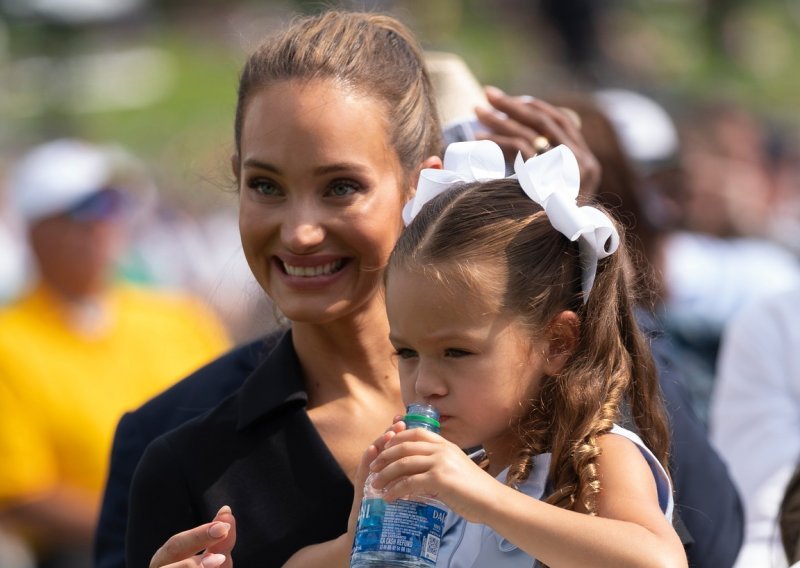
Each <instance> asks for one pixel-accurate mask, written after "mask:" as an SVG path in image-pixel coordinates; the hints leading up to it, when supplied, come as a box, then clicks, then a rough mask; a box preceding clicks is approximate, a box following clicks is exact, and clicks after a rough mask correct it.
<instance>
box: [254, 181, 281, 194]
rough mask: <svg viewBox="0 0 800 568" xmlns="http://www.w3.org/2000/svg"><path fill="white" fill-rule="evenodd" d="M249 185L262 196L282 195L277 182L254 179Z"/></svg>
mask: <svg viewBox="0 0 800 568" xmlns="http://www.w3.org/2000/svg"><path fill="white" fill-rule="evenodd" d="M247 185H248V186H250V187H251V188H252V189H253V190H255V191H256V193H258V194H260V195H267V196H273V195H280V193H281V188H280V186H279V185H278V184H276V183H275V182H273V181H272V180H268V179H263V178H258V179H254V180H251V181H249V182H248V183H247Z"/></svg>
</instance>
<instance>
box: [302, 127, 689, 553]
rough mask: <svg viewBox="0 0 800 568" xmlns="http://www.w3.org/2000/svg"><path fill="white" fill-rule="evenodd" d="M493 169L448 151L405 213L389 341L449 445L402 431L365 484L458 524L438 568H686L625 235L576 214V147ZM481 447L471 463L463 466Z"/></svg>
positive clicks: (368, 464) (587, 210)
mask: <svg viewBox="0 0 800 568" xmlns="http://www.w3.org/2000/svg"><path fill="white" fill-rule="evenodd" d="M499 152H500V150H499V148H497V147H496V146H494V144H493V143H492V142H477V143H476V142H468V143H462V144H458V145H454V146H451V147H450V148H449V149H448V153H447V155H446V157H445V170H444V171H442V170H439V171H438V172H432V171H430V170H427V171H423V173H422V174H421V178H420V182H419V187H418V191H417V194H416V197H415V199H414V200H413V201H412V202H411V203H409V204H408V206H407V207H406V209H405V213H406V219H407V220H410V219H411V217H412V216H414V214H416V217H414V218H413V221H412V222H411V223H410V225H409V226H408V228H407V229H406V231H405V232H404V233H403V234H402V236H401V237H400V240H399V242H398V244H397V245H396V247H395V249H394V251H393V253H392V256H391V258H390V262H389V266H388V269H387V275H386V305H387V313H388V316H389V323H390V330H391V331H390V339H391V342H392V344H393V345H394V347H395V349H396V352H397V361H398V368H399V374H400V381H401V390H402V395H403V399H404V400H405V402H407V403H411V402H424V403H429V404H432V405H433V406H435V407H436V408H437V409H438V410H439V412H440V414H441V425H442V426H441V436H440V435H437V434H434V433H431V432H427V431H425V430H422V429H413V430H405V428H404V426H403V424H402V422H399V423H397V424H395V425H394V426H393V427H392V428H390V430H389V431H388V432H387V433H386V434H385V435H384V436H382V437H381V438H380V439H379V440H377V441H376V442H375V444H374V445H373V446H371V447H370V449H369V450H368V451H367V452H366V454H365V460H364V462H363V464H362V470H363V471H362V478H363V476H364V475H365V474H366V470H367V469H369V470H371V471H372V472H376V473H377V476H376V478H375V480H374V482H373V486H374V487H375V488H376V489H379V490H380V489H383V490H385V492H386V493H385V497H384V498H385V499H386V500H387V501H391V500H394V499H398V498H411V499H413V498H414V497H415V496H421V495H428V496H433V497H435V498H436V499H438V500H440V501H442V502H444V503H445V504H446V505H447V506H448V507H449V508H450V509H451V511H452V514H449V515H448V521H447V523H446V524H445V534H444V537H443V540H442V545H441V549H440V551H439V559H438V563H437V566H440V567H452V568H456V567H476V568H480V567H492V568H499V567H507V566H514V567H516V566H532V565H533V564H534V559H536V560H538V561H539V562H541V563H543V564H546V565H548V566H551V567H557V566H613V567H619V566H686V558H685V555H684V551H683V548H682V546H681V543H680V540H679V539H678V537H677V534H676V533H675V531H674V530H673V528H672V526H671V522H670V521H671V514H672V496H671V486H670V481H669V477H668V475H667V473H666V471H665V468H664V466H665V465H666V457H667V456H666V454H667V446H668V434H667V428H666V423H665V418H664V411H663V409H662V407H661V405H660V400H659V390H658V384H657V381H656V376H655V373H654V367H653V363H652V359H651V356H650V354H649V352H648V349H647V344H646V343H645V340H644V338H643V336H642V335H641V333H640V331H639V330H638V329H637V326H636V324H635V321H634V315H633V312H632V307H633V300H632V298H631V293H630V291H629V290H628V286H627V282H628V280H629V279H628V277H627V274H626V266H627V259H626V256H625V250H624V247H623V246H622V245H621V244H620V239H619V235H618V232H617V229H616V227H615V224H614V223H613V222H612V221H611V220H610V219H609V218H608V217H607V216H606V214H605V213H603V212H602V211H600V210H599V209H595V208H592V207H578V206H577V205H576V203H575V198H576V196H577V194H578V174H577V165H576V163H575V159H574V157H573V155H572V154H571V153H570V151H569V150H567V149H566V147H563V146H561V147H558V148H556V149H555V150H553V151H551V152H547V153H546V154H543V155H542V156H539V157H537V158H533V159H531V160H529V161H528V162H527V163H525V162H523V161H522V160H521V159H518V160H517V162H516V164H515V170H516V176H515V177H516V179H513V178H506V179H503V178H502V177H501V176H502V173H500V174H498V171H499V172H502V170H501V169H498V168H494V167H493V166H492V164H493V163H495V162H496V159H497V158H496V156H497V154H499ZM459 157H460V158H461V160H459V159H458V158H459ZM454 163H455V164H456V165H455V170H456V171H448V170H453V169H454ZM500 164H502V162H500ZM494 177H496V178H500V179H489V180H487V179H486V178H494ZM470 178H473V179H474V178H478V179H482V180H483V181H477V182H472V183H467V184H464V183H460V182H463V181H468V180H469V179H470ZM436 193H440V194H439V195H438V196H434V197H433V198H432V199H431V197H432V194H436ZM428 199H430V201H429V202H428V203H427V204H425V205H424V206H422V204H423V203H424V202H425V201H427V200H428ZM620 424H626V425H627V426H628V427H629V428H631V429H635V430H637V431H638V432H639V436H641V438H640V437H639V436H637V435H636V434H634V433H633V432H631V431H630V430H628V429H626V428H623V427H622V426H620ZM478 445H480V446H482V448H483V454H482V459H480V460H479V463H476V461H475V460H473V459H471V458H470V457H469V456H467V455H466V454H465V453H464V451H463V450H462V448H470V447H474V446H478ZM648 448H650V449H648ZM651 450H652V451H651ZM357 500H358V497H357ZM355 507H357V503H356V504H355V506H354V509H355ZM353 529H354V523H353V522H352V519H351V526H350V533H349V534H348V535H347V537H345V538H343V539H342V541H343V543H344V544H346V543H347V542H348V541H349V542H350V543H352V533H353ZM323 551H324V545H322V547H321V548H319V549H318V550H313V549H306V550H304V551H301V553H298V555H296V556H295V558H294V559H293V560H297V561H302V562H301V564H302V565H304V566H309V565H310V562H313V560H314V555H315V554H317V555H320V553H321V552H323ZM303 556H305V557H303ZM318 557H320V558H321V555H320V556H318ZM329 558H330V557H329ZM298 565H300V564H298ZM329 565H330V564H329Z"/></svg>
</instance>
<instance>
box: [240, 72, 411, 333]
mask: <svg viewBox="0 0 800 568" xmlns="http://www.w3.org/2000/svg"><path fill="white" fill-rule="evenodd" d="M384 108H385V107H384V105H382V104H381V103H380V102H379V101H377V100H376V99H375V98H374V97H369V96H363V95H358V94H355V93H353V92H352V90H351V89H347V88H342V87H341V86H340V85H337V84H336V83H335V82H334V81H332V80H325V79H322V80H312V81H309V82H305V81H298V80H293V81H286V82H282V83H279V84H277V85H274V86H268V87H265V88H264V89H263V90H261V91H260V92H259V94H258V95H257V96H256V97H254V98H253V99H252V100H251V101H250V103H249V104H248V110H247V115H246V116H247V121H246V123H245V124H244V127H243V128H242V139H241V141H240V146H241V152H242V166H241V170H240V171H239V172H237V173H238V177H239V179H240V200H239V203H240V206H239V213H240V215H239V219H240V221H239V227H240V230H241V233H242V243H243V247H244V252H245V256H246V257H247V260H248V263H249V264H250V268H251V270H252V271H253V274H254V275H255V276H256V279H257V280H258V282H259V283H260V284H261V286H262V287H263V288H264V290H265V291H266V292H267V293H268V294H269V295H270V297H271V298H272V299H273V300H274V301H275V302H276V303H277V304H278V305H279V306H280V308H281V310H282V311H283V313H284V315H286V317H288V318H289V319H291V320H293V321H295V322H301V321H313V320H315V319H316V318H318V316H319V314H320V313H326V314H327V317H329V318H334V319H335V318H339V317H341V316H344V315H347V314H348V313H350V312H356V311H362V310H367V311H369V310H370V309H374V306H371V305H372V304H374V303H375V302H378V303H380V301H381V300H380V299H378V298H376V296H375V294H374V293H373V292H374V290H376V289H377V287H378V283H379V281H380V279H381V275H382V272H381V270H380V269H381V268H382V267H383V266H384V265H385V264H386V261H387V259H388V257H389V253H390V252H391V250H392V246H393V245H394V242H395V240H396V238H397V235H399V234H400V231H401V229H402V221H401V217H400V212H401V209H402V206H403V204H404V203H405V201H406V200H407V198H408V188H406V187H403V180H404V178H405V177H406V176H405V175H404V172H403V170H402V167H401V164H400V160H399V157H398V156H397V154H396V153H392V152H387V151H386V148H387V145H388V139H387V138H388V133H387V129H386V127H385V124H386V121H385V120H384V110H383V109H384ZM275 140H282V141H285V143H283V144H280V145H278V144H275ZM294 148H304V149H306V150H307V152H304V153H300V152H296V151H294V150H292V149H294Z"/></svg>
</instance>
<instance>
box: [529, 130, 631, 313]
mask: <svg viewBox="0 0 800 568" xmlns="http://www.w3.org/2000/svg"><path fill="white" fill-rule="evenodd" d="M514 172H515V173H516V177H517V179H518V180H519V184H520V186H522V190H523V191H524V192H525V193H526V194H527V195H528V197H530V198H531V199H532V200H533V201H535V202H536V203H538V204H539V205H541V206H542V209H544V211H545V213H547V218H548V219H550V224H551V225H553V228H555V229H556V230H557V231H558V232H559V233H561V234H562V235H564V236H565V237H567V238H568V239H569V240H571V241H576V240H578V239H580V241H579V242H578V247H579V249H580V257H581V262H582V279H581V289H582V290H583V301H584V303H585V302H586V300H588V298H589V292H590V291H591V289H592V285H593V284H594V278H595V276H596V275H597V261H598V260H599V259H601V258H605V257H607V256H608V255H610V254H613V253H614V251H616V250H617V247H619V233H617V229H616V227H614V223H612V222H611V219H609V218H608V216H607V215H606V214H605V213H603V212H602V211H600V210H599V209H596V208H594V207H590V206H584V207H578V204H577V202H576V199H577V197H578V191H579V190H580V171H579V169H578V161H577V160H576V159H575V155H574V154H573V153H572V151H571V150H570V149H569V148H567V147H566V146H564V145H563V144H561V145H560V146H557V147H555V148H553V149H552V150H550V151H549V152H545V153H544V154H540V155H538V156H534V157H533V158H530V159H529V160H527V161H524V160H523V159H522V156H521V155H519V154H517V159H516V160H515V161H514Z"/></svg>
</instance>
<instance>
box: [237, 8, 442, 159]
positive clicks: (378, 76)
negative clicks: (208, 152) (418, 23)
mask: <svg viewBox="0 0 800 568" xmlns="http://www.w3.org/2000/svg"><path fill="white" fill-rule="evenodd" d="M315 79H324V80H331V81H334V82H335V83H337V84H339V85H341V86H342V88H346V89H352V90H354V91H355V92H358V93H361V94H363V95H365V96H370V97H375V98H376V99H377V100H378V101H381V102H382V103H383V105H384V108H385V111H386V112H385V116H386V121H387V131H388V133H389V140H390V141H391V143H392V145H393V147H394V148H395V150H396V151H397V154H398V157H399V159H400V163H401V165H402V166H403V169H404V171H405V172H407V173H409V172H412V171H415V170H416V169H417V168H419V165H420V164H421V163H422V161H423V160H424V159H425V158H427V157H428V156H434V155H439V154H440V153H441V150H442V135H441V128H440V125H439V119H438V115H437V113H436V101H435V98H434V94H433V89H432V87H431V82H430V78H429V77H428V73H427V71H426V69H425V66H424V63H423V54H422V49H421V48H420V46H419V44H418V43H417V41H416V40H415V39H414V36H413V34H412V33H411V32H410V31H409V29H408V28H407V27H406V26H404V25H403V24H402V23H400V22H399V21H397V20H396V19H394V18H392V17H390V16H386V15H381V14H370V13H360V12H343V11H336V10H331V11H326V12H323V13H321V14H319V15H315V16H305V17H302V18H298V19H296V20H294V21H293V22H292V24H291V25H290V26H289V27H288V28H287V29H286V30H284V31H283V32H281V33H279V34H277V35H275V36H273V37H270V38H268V39H267V40H266V41H264V43H262V44H261V46H260V47H258V48H257V49H256V51H255V52H253V53H252V55H250V57H249V58H248V60H247V62H246V63H245V65H244V68H243V70H242V73H241V76H240V79H239V91H238V100H237V104H236V119H235V124H234V136H235V140H236V151H237V153H240V150H241V148H240V143H241V134H242V126H243V124H242V123H243V120H244V114H245V111H246V109H247V103H248V102H249V100H250V99H251V97H253V95H254V94H255V93H257V92H258V90H260V89H262V88H264V87H267V86H269V85H272V84H275V83H278V82H281V81H288V80H300V81H311V80H315Z"/></svg>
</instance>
